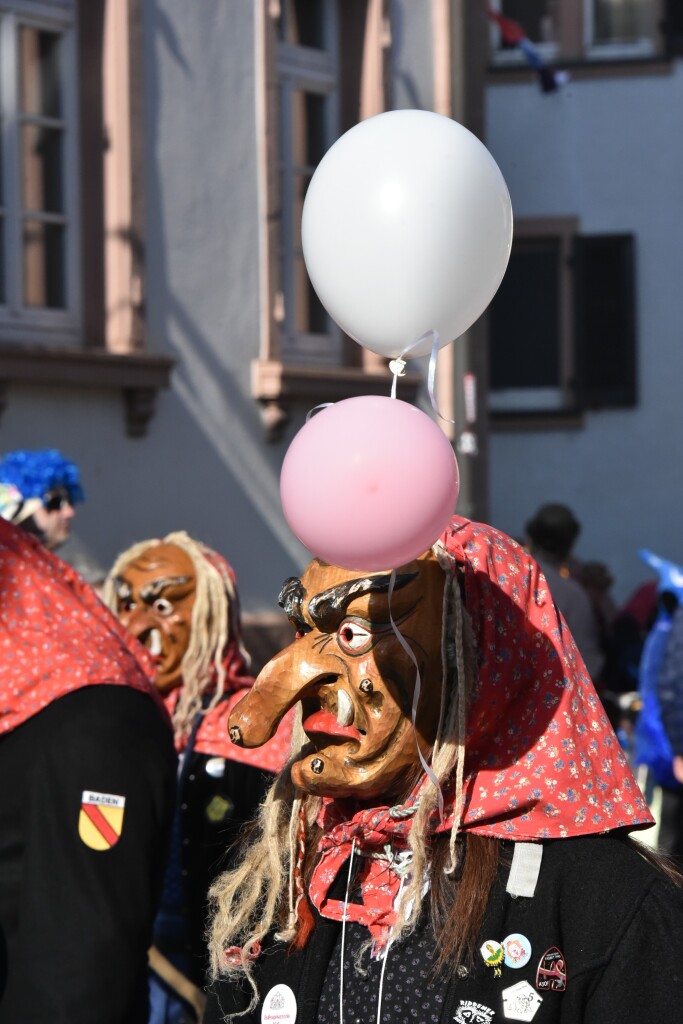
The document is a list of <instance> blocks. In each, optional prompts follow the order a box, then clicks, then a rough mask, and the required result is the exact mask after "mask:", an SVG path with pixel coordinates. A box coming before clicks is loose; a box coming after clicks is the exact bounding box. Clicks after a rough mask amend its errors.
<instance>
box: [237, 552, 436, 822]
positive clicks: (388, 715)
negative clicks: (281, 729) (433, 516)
mask: <svg viewBox="0 0 683 1024" xmlns="http://www.w3.org/2000/svg"><path fill="white" fill-rule="evenodd" d="M390 579H391V574H390V573H389V572H374V573H363V572H349V571H346V570H344V569H339V568H337V567H336V566H331V565H327V564H326V563H325V562H321V561H319V560H317V559H314V560H313V561H312V562H311V563H310V565H309V566H308V568H307V569H306V571H305V572H304V574H303V576H302V577H301V579H298V578H291V579H288V580H287V581H286V582H285V584H284V586H283V589H282V592H281V594H280V604H281V606H282V607H283V608H284V609H285V612H286V613H287V615H288V617H289V619H290V621H291V623H292V625H293V626H294V628H295V630H296V638H295V640H294V642H293V643H291V644H290V645H289V647H287V648H285V650H283V651H281V652H280V654H278V655H276V656H275V657H274V658H273V659H272V661H270V662H269V663H268V664H267V665H266V666H265V668H264V669H263V671H262V672H261V673H260V675H259V676H258V679H257V680H256V683H255V684H254V686H253V688H252V689H251V691H250V692H249V693H248V694H247V696H246V697H244V698H243V700H241V701H240V703H239V704H238V705H237V706H236V707H235V709H234V710H233V712H232V714H231V716H230V736H231V739H232V740H233V742H235V743H237V744H239V745H243V746H246V747H258V746H260V745H261V744H262V743H265V742H266V740H268V739H269V738H270V737H271V736H272V735H273V733H274V732H275V730H276V728H277V725H278V723H279V722H280V720H281V719H282V717H283V715H285V714H286V712H287V711H288V710H289V709H290V708H291V707H293V706H294V705H295V704H297V703H298V702H301V705H302V722H303V729H304V732H305V733H306V736H307V737H308V740H309V743H308V744H307V745H306V746H305V747H304V749H303V751H302V755H301V757H300V758H299V759H298V760H297V761H296V762H295V763H294V764H293V766H292V779H293V781H294V783H295V785H296V786H297V787H298V788H300V789H302V790H304V791H306V792H309V793H313V794H316V795H320V796H330V797H355V798H357V799H359V800H362V801H364V800H371V799H375V798H377V797H382V798H383V799H384V800H385V801H387V802H394V801H398V800H400V799H401V798H402V797H403V796H404V795H405V794H407V793H408V792H409V791H410V789H411V788H412V786H413V785H414V783H415V781H416V779H417V777H418V776H419V775H420V773H421V770H422V769H421V765H420V756H419V753H418V746H417V745H418V743H419V744H420V749H421V751H422V755H423V756H424V757H425V758H426V759H428V758H429V755H430V752H431V748H432V744H433V742H434V739H435V737H436V732H437V728H438V723H439V714H440V703H441V675H442V662H441V619H442V603H443V588H444V582H445V577H444V572H443V570H442V569H441V567H440V566H439V564H438V562H437V560H436V558H435V556H434V555H433V553H432V552H431V551H430V552H427V553H426V554H425V555H423V556H421V557H420V558H418V559H416V560H415V561H413V562H410V563H409V564H408V565H405V566H402V567H401V568H400V569H398V570H397V571H396V579H395V582H394V587H393V592H392V594H391V598H390V596H389V588H390ZM392 618H393V620H394V623H395V624H396V627H397V629H398V630H399V631H400V633H401V636H402V637H403V640H404V641H405V643H406V644H407V645H408V646H409V648H410V650H411V651H412V654H413V657H414V659H415V660H413V658H411V657H410V655H409V654H408V653H407V651H406V650H405V649H404V646H403V645H402V644H401V641H400V640H399V638H398V637H397V635H396V632H395V631H394V628H393V627H392V624H391V619H392ZM416 663H417V668H416ZM418 668H419V673H420V681H421V693H420V700H419V705H418V708H417V715H416V722H415V728H413V722H412V703H413V694H414V690H415V686H416V680H417V669H418Z"/></svg>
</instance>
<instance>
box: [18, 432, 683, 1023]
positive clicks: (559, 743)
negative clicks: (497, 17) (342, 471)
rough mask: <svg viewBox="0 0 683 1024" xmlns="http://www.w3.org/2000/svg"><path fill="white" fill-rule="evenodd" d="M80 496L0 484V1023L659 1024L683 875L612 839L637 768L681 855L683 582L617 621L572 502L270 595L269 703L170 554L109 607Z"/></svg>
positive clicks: (262, 678) (193, 571) (55, 476)
mask: <svg viewBox="0 0 683 1024" xmlns="http://www.w3.org/2000/svg"><path fill="white" fill-rule="evenodd" d="M83 498H84V493H83V488H82V485H81V480H80V474H79V471H78V468H77V466H76V465H75V464H74V463H73V462H71V461H70V460H68V459H66V458H64V457H63V456H62V455H61V454H60V453H59V452H56V451H54V450H43V451H19V452H13V453H10V454H8V455H6V456H5V457H4V458H3V459H2V460H0V602H1V607H2V616H1V617H0V641H1V643H2V648H3V653H2V658H0V773H1V777H2V779H3V781H4V783H5V784H4V785H3V786H2V788H1V789H0V1024H47V1022H48V1021H65V1022H66V1021H69V1024H196V1022H199V1021H203V1022H204V1024H219V1022H223V1021H224V1020H226V1019H228V1018H230V1017H236V1019H240V1020H244V1021H249V1022H251V1021H253V1022H256V1021H263V1020H273V1021H275V1020H277V1021H290V1022H294V1021H295V1020H299V1021H300V1022H303V1024H308V1022H310V1024H342V1022H343V1021H347V1022H348V1021H361V1020H362V1021H375V1020H376V1021H377V1022H378V1024H382V1022H384V1024H386V1022H388V1021H392V1022H401V1021H404V1020H405V1021H413V1020H423V1021H428V1020H455V1021H456V1022H458V1024H491V1022H492V1021H494V1020H497V1019H499V1018H500V1019H509V1020H526V1021H530V1020H532V1019H533V1020H536V1021H539V1022H541V1024H542V1022H543V1021H548V1022H550V1021H558V1022H562V1024H574V1022H579V1021H581V1022H586V1024H593V1022H594V1024H598V1022H599V1024H605V1022H607V1024H609V1022H611V1021H614V1022H616V1021H618V1020H622V1019H626V1018H627V1017H628V1018H629V1019H636V1020H638V1021H642V1022H645V1024H649V1022H652V1024H654V1022H655V1021H657V1022H659V1021H660V1020H663V1019H676V1015H677V1014H678V1013H679V1007H680V1000H681V997H682V996H683V990H682V989H683V982H682V981H681V975H680V971H679V970H678V966H677V965H678V952H677V950H678V948H679V946H680V944H681V942H683V896H682V895H681V884H682V883H681V876H680V874H679V872H678V870H677V867H676V864H675V861H672V862H668V861H666V860H664V859H663V858H662V857H661V856H658V855H657V854H656V853H654V852H648V851H647V849H646V848H644V847H643V846H642V845H640V844H638V843H637V842H635V841H634V840H633V839H632V838H631V837H630V833H631V832H632V831H636V832H639V831H640V830H642V829H646V828H648V827H649V826H650V825H651V824H652V815H651V812H650V809H649V808H648V806H647V803H646V800H645V799H644V797H643V795H642V793H641V790H640V789H639V787H638V785H637V784H636V781H635V778H634V775H633V773H632V767H633V766H634V765H635V764H636V763H637V761H638V758H639V757H640V758H641V763H643V764H645V765H646V766H647V767H648V768H649V769H650V770H651V771H653V772H655V781H656V783H657V785H658V786H659V787H660V788H661V789H662V791H663V792H664V794H665V799H664V801H663V804H662V817H661V822H660V834H659V835H660V846H661V847H662V849H665V850H667V851H668V852H670V853H671V854H673V855H674V857H676V856H678V857H681V856H683V843H682V841H681V831H682V830H681V820H682V818H683V607H682V606H681V605H680V602H681V601H682V600H683V570H679V569H678V567H677V566H675V565H673V564H672V563H668V562H664V560H662V559H657V558H656V556H655V561H654V562H653V561H652V560H651V561H650V563H649V564H651V566H652V568H654V569H655V570H656V572H657V574H658V578H657V580H656V581H654V583H653V584H652V585H646V586H645V587H644V588H640V589H639V592H638V593H637V594H635V595H634V596H633V597H632V598H631V599H630V600H629V602H627V604H626V605H625V606H624V607H623V608H622V609H617V608H616V607H615V606H614V604H613V602H612V601H611V597H610V587H611V583H612V580H611V577H610V574H609V571H608V570H607V568H606V567H605V566H603V565H601V564H600V563H581V562H580V561H579V560H578V559H577V558H576V556H575V553H574V552H575V545H576V541H577V538H578V536H579V533H580V524H579V522H578V520H577V519H576V517H575V516H574V514H573V513H572V511H571V510H570V509H569V508H567V507H566V506H564V505H559V504H552V505H546V506H543V507H542V508H540V509H538V510H537V512H536V513H535V514H534V515H533V516H532V518H531V519H530V520H529V522H528V523H527V524H526V536H525V537H524V539H523V542H522V543H516V542H515V541H513V540H511V539H510V538H508V537H506V536H505V535H503V534H501V533H499V532H498V531H496V530H494V529H492V528H491V527H488V526H485V525H483V524H475V523H471V522H469V521H467V520H465V519H462V518H460V517H453V520H452V522H451V524H450V526H449V528H448V530H447V531H446V533H445V534H444V535H443V537H442V538H441V540H440V541H439V542H438V543H437V544H435V545H434V548H433V549H432V550H431V551H429V552H425V554H424V555H423V556H422V557H420V558H419V559H416V560H415V561H414V562H413V563H411V564H409V565H407V566H404V567H402V568H401V569H400V570H398V571H397V572H395V573H392V574H390V573H364V572H350V571H346V570H341V569H338V568H336V567H334V566H329V565H326V564H325V563H323V562H320V561H318V560H317V559H314V560H313V562H312V563H311V564H310V565H309V567H308V568H307V569H306V571H305V572H304V573H303V574H302V576H301V577H300V578H299V577H292V578H291V579H289V580H287V581H285V583H284V585H283V589H282V592H281V594H280V598H279V603H280V606H281V607H282V608H283V610H284V612H285V614H286V615H287V617H288V618H289V620H290V622H291V624H292V626H293V634H294V640H293V642H292V644H291V645H290V646H289V647H287V648H286V649H285V650H284V651H282V652H280V653H279V654H276V655H275V656H274V658H273V659H272V660H271V661H270V662H268V664H267V665H266V666H265V667H264V668H263V670H262V671H261V672H260V674H259V676H258V679H256V680H255V679H254V678H253V677H252V676H251V675H250V670H249V665H250V660H249V655H248V652H247V651H246V650H245V646H244V643H243V639H242V629H241V620H240V609H239V596H238V590H237V582H236V579H235V575H234V572H233V570H232V568H231V566H230V564H229V563H228V562H227V561H226V559H225V558H224V557H223V556H222V555H221V554H219V553H218V552H216V551H214V550H212V549H211V548H209V547H207V546H206V545H205V544H203V543H202V542H201V541H199V540H197V539H194V538H192V537H190V536H188V534H187V533H185V532H182V531H177V532H174V533H171V534H169V535H167V536H165V537H159V538H152V539H147V540H142V541H140V542H138V543H136V544H135V545H133V546H132V547H131V548H129V549H128V550H126V551H124V552H122V553H121V554H120V555H119V557H118V558H117V559H116V561H115V563H114V565H113V566H112V567H111V569H110V570H109V572H108V573H107V575H106V580H105V582H104V585H103V587H102V588H101V590H99V592H96V591H95V590H94V589H93V588H92V587H91V586H90V585H89V584H87V583H86V582H85V581H84V580H83V579H82V578H81V577H80V575H79V574H78V573H77V572H76V571H75V570H74V569H72V568H71V567H70V566H69V565H67V564H66V562H64V561H63V560H62V559H60V558H59V556H58V555H57V554H56V553H55V552H56V549H58V548H59V547H60V545H62V544H63V543H64V542H65V541H66V540H67V538H68V536H69V533H70V527H71V522H72V519H73V516H74V507H75V506H76V505H77V503H78V502H80V501H82V500H83ZM501 562H502V563H504V564H505V566H506V567H507V568H506V571H505V572H504V573H501V572H500V568H499V567H500V564H501ZM677 573H678V575H677ZM628 694H639V697H638V699H637V700H636V699H635V698H633V699H632V698H626V697H625V695H628ZM599 698H601V700H600V699H599ZM629 701H630V703H629ZM603 705H604V707H605V708H606V709H607V711H605V710H603ZM641 705H642V711H641V713H640V715H639V716H638V720H637V721H636V725H635V729H634V728H633V718H634V717H635V716H634V715H633V714H632V709H633V707H635V706H641ZM615 729H616V731H617V732H618V734H619V736H620V738H621V740H622V742H621V744H620V743H619V742H618V741H617V738H616V736H615V731H614V730H615ZM655 749H656V754H657V757H658V758H659V761H657V765H655V757H654V754H652V753H651V752H652V751H653V750H655ZM662 763H663V764H664V767H665V769H666V771H660V768H661V764H662ZM658 766H659V767H658ZM658 771H660V773H659V774H657V772H658ZM8 780H11V784H10V785H8V784H7V782H8ZM250 823H251V824H250ZM247 826H248V827H247Z"/></svg>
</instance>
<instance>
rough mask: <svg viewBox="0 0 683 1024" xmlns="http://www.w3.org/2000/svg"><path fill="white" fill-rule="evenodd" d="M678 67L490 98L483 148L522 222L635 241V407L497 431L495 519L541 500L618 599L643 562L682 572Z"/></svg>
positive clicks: (506, 524)
mask: <svg viewBox="0 0 683 1024" xmlns="http://www.w3.org/2000/svg"><path fill="white" fill-rule="evenodd" d="M682 106H683V68H682V67H681V64H680V62H679V63H677V64H675V65H674V70H673V73H672V74H670V75H661V74H653V75H651V76H641V77H632V78H627V77H623V78H618V77H617V78H613V79H596V80H592V81H575V82H570V83H569V85H568V86H567V87H565V89H564V90H562V91H560V92H559V93H555V94H550V95H545V96H544V95H543V94H541V92H540V90H539V89H538V87H537V86H536V85H535V84H524V85H514V86H512V85H506V86H502V85H501V86H495V87H490V88H489V89H488V95H487V145H488V146H489V148H490V150H491V152H492V153H493V155H494V157H495V158H496V160H497V161H498V163H499V164H500V167H501V169H502V171H503V174H504V176H505V178H506V180H507V183H508V186H509V188H510V193H511V196H512V204H513V210H514V213H515V216H516V217H545V216H569V215H573V216H578V217H579V218H580V230H581V231H582V232H583V233H597V232H633V234H634V235H635V237H636V261H637V271H636V279H637V308H638V345H639V363H638V381H639V384H638V386H639V392H640V395H639V401H638V406H637V408H635V409H633V410H618V411H604V412H595V413H589V414H587V415H586V416H585V418H584V423H583V425H582V427H580V428H578V429H575V430H559V431H538V432H521V433H507V434H501V433H495V432H494V434H493V436H492V438H491V465H490V474H491V519H492V521H493V522H494V523H495V525H496V526H498V527H499V528H500V529H502V530H505V531H506V532H508V533H511V534H513V535H515V536H520V535H521V534H522V532H523V527H524V523H525V522H526V520H527V519H528V518H529V516H530V515H531V513H532V512H533V511H534V509H535V508H536V507H537V506H538V505H539V504H540V503H542V502H545V501H563V502H566V503H568V504H569V505H570V506H571V507H572V508H573V509H574V511H575V512H576V514H577V515H578V517H579V519H580V520H581V522H582V523H583V532H582V535H581V537H580V539H579V542H578V545H577V553H578V554H579V555H580V556H582V557H584V558H586V559H599V560H604V561H605V562H607V563H608V565H609V566H610V567H611V569H612V571H613V573H614V576H615V578H616V586H615V592H616V595H617V597H620V598H623V597H625V596H627V594H628V593H629V592H630V591H631V589H632V588H633V587H634V586H635V585H636V584H637V583H638V582H640V581H641V580H644V579H648V578H652V577H651V574H650V573H649V572H648V570H646V569H645V567H644V566H643V565H642V563H641V562H640V560H639V558H638V556H637V551H638V549H639V548H641V547H650V548H652V549H654V550H655V551H657V552H658V553H660V554H661V555H664V556H666V557H668V558H670V559H673V560H674V561H677V562H680V563H682V564H683V531H682V530H681V511H680V510H681V504H682V501H683V415H682V413H681V386H682V382H683V288H681V267H682V266H683V230H682V225H683V135H682V134H681V130H680V111H681V108H682Z"/></svg>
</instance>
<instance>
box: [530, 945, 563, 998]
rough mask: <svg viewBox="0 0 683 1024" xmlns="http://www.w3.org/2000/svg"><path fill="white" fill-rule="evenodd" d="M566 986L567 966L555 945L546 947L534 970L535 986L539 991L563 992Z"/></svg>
mask: <svg viewBox="0 0 683 1024" xmlns="http://www.w3.org/2000/svg"><path fill="white" fill-rule="evenodd" d="M566 987H567V966H566V963H565V959H564V953H562V952H561V951H560V950H559V949H558V948H557V946H551V947H550V949H546V951H545V953H544V954H543V956H542V957H541V960H540V962H539V965H538V970H537V971H536V988H537V989H538V990H539V991H540V992H564V990H565V989H566Z"/></svg>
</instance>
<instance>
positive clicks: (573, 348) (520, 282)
mask: <svg viewBox="0 0 683 1024" xmlns="http://www.w3.org/2000/svg"><path fill="white" fill-rule="evenodd" d="M516 232H517V237H516V240H515V242H514V243H513V247H512V254H511V257H510V264H509V266H508V269H507V272H506V274H505V277H504V278H503V282H502V284H501V287H500V289H499V290H498V293H497V294H496V296H495V297H494V299H493V302H492V303H491V307H490V313H489V339H490V360H489V365H490V379H489V389H490V398H489V407H490V410H491V412H492V413H494V414H506V415H510V414H513V415H518V414H524V415H528V414H536V415H538V414H545V415H557V414H563V413H564V414H567V413H571V414H576V413H577V412H579V411H581V410H583V409H597V408H619V407H628V406H632V405H634V404H635V401H636V380H635V373H636V350H635V304H634V244H633V237H632V236H631V235H579V234H577V224H576V221H575V220H573V219H570V218H567V219H562V220H558V221H548V222H540V223H538V224H534V223H533V222H521V223H519V224H518V225H517V226H516Z"/></svg>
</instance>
